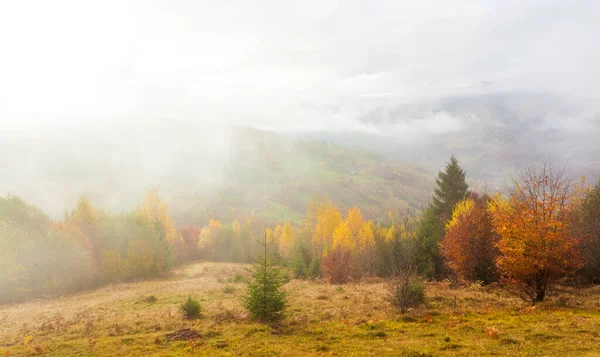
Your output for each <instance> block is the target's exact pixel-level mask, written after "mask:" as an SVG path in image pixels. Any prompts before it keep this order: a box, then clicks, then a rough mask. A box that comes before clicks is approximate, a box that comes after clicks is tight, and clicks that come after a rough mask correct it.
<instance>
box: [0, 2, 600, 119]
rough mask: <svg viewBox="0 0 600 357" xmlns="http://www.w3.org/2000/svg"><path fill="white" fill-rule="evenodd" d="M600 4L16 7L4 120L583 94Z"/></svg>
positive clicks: (0, 36) (5, 61) (0, 28)
mask: <svg viewBox="0 0 600 357" xmlns="http://www.w3.org/2000/svg"><path fill="white" fill-rule="evenodd" d="M599 10H600V4H598V3H596V2H593V1H571V2H564V1H558V0H556V1H542V0H526V1H519V2H498V1H483V2H481V1H468V0H458V1H452V2H450V1H434V0H426V1H420V2H412V1H377V2H363V1H332V0H326V1H325V0H320V1H317V0H310V1H303V2H294V1H241V0H240V1H222V2H221V1H219V2H213V1H194V0H176V1H169V2H160V3H159V2H148V1H103V2H96V3H89V2H80V1H74V0H71V1H67V0H59V1H54V2H52V3H49V2H46V1H41V0H40V1H27V2H25V1H13V2H8V1H7V2H3V4H2V5H0V42H1V43H2V44H3V56H1V57H0V78H2V81H1V82H0V103H1V105H0V118H2V119H0V120H2V122H1V124H0V125H2V126H3V127H4V128H7V127H9V126H13V127H14V126H15V125H23V124H22V122H23V121H25V120H29V121H34V122H35V123H38V122H40V121H46V122H48V121H49V122H52V123H54V122H70V123H73V122H78V123H79V122H82V121H90V120H100V121H102V120H107V119H118V120H125V119H130V118H148V117H150V118H164V119H168V118H189V119H193V120H196V121H200V122H206V123H209V122H210V123H213V124H214V123H228V124H246V125H255V126H265V127H271V128H276V129H279V130H291V129H292V128H293V129H294V130H296V129H302V128H305V129H319V128H325V127H327V128H336V127H349V128H354V127H356V126H357V125H358V126H360V125H361V124H360V123H359V122H358V121H357V118H358V117H359V116H360V115H362V114H365V113H367V112H369V111H371V110H373V109H376V108H382V107H383V108H385V107H388V108H390V107H393V106H395V105H397V104H398V103H402V102H410V101H418V100H423V99H425V98H436V97H444V96H448V95H455V94H473V93H474V94H479V93H486V92H493V91H520V90H527V91H540V92H549V93H558V94H561V95H569V96H573V97H576V98H581V99H588V100H589V99H593V98H594V96H597V95H598V94H597V93H600V91H599V90H598V89H599V88H598V85H599V83H600V69H599V68H598V66H597V65H596V64H597V63H598V62H599V61H600V48H599V47H600V46H598V44H597V41H596V39H597V37H598V35H600V24H598V22H597V21H596V16H594V14H597V13H598V11H599ZM332 108H335V109H332ZM440 120H441V119H440ZM442 121H444V120H442ZM441 125H442V126H443V125H446V124H441Z"/></svg>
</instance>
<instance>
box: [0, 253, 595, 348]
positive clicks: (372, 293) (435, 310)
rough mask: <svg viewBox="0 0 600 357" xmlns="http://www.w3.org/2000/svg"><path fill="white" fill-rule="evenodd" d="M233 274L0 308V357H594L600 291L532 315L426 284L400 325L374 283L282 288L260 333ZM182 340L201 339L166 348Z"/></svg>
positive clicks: (205, 267) (504, 299)
mask: <svg viewBox="0 0 600 357" xmlns="http://www.w3.org/2000/svg"><path fill="white" fill-rule="evenodd" d="M236 274H245V273H244V269H243V267H242V266H241V265H237V264H227V263H199V264H194V265H190V266H187V267H184V268H182V269H179V270H177V271H175V272H174V273H173V274H172V276H171V277H170V278H168V279H163V280H154V281H143V282H136V283H127V284H118V285H113V286H108V287H105V288H102V289H98V290H96V291H91V292H85V293H81V294H77V295H71V296H66V297H61V298H55V299H46V300H34V301H30V302H26V303H20V304H11V305H3V306H0V357H1V356H25V355H27V356H29V355H44V356H108V355H123V356H184V355H185V356H188V355H198V356H203V355H205V356H215V355H225V356H227V355H232V356H239V355H242V356H278V355H282V356H288V355H297V356H306V355H338V356H352V355H355V356H369V355H378V356H385V355H394V356H403V355H405V356H419V355H421V356H426V355H436V356H437V355H451V356H452V355H468V354H470V355H501V356H513V355H546V356H554V355H561V356H569V355H572V356H585V355H589V356H594V355H597V353H598V352H597V350H598V346H600V288H590V289H584V290H575V289H563V290H562V291H560V295H558V297H556V298H552V299H550V300H549V301H547V302H545V303H543V304H540V305H538V306H536V307H535V308H532V307H528V306H527V305H525V304H523V302H522V301H520V300H519V299H517V298H515V297H513V296H511V295H510V294H508V293H506V292H504V291H502V290H500V289H498V288H483V287H480V286H476V285H473V286H469V287H465V288H460V289H452V288H451V287H450V286H448V285H447V284H442V283H438V284H428V285H427V294H428V301H427V304H426V305H425V306H422V307H420V308H418V309H414V310H412V311H409V313H408V314H406V315H405V316H402V317H400V316H395V315H394V312H393V311H392V310H391V308H390V306H389V305H388V304H387V303H386V301H385V283H384V282H383V281H381V280H378V279H371V280H369V281H363V282H360V283H353V284H347V285H343V286H335V285H328V284H326V283H324V282H318V281H302V280H292V281H291V282H289V283H288V284H287V285H286V287H285V289H286V290H287V291H288V293H289V307H288V310H287V317H286V319H285V320H284V321H283V322H282V323H280V324H279V325H277V326H265V325H260V324H256V323H253V322H251V321H248V320H247V314H246V312H245V311H244V309H243V308H242V306H241V303H240V296H241V295H242V294H244V292H245V288H244V285H243V284H240V283H235V282H233V277H234V276H235V275H236ZM189 295H192V296H194V297H195V298H196V299H198V300H199V301H200V302H201V304H202V307H203V315H204V317H203V318H202V319H200V320H196V321H186V320H184V319H182V317H181V315H180V313H179V311H178V305H179V304H181V302H182V301H183V300H184V299H185V298H187V297H188V296H189ZM152 296H154V297H155V298H156V300H154V299H152V298H151V297H152ZM181 329H193V330H195V331H198V332H199V333H200V337H199V338H195V339H193V340H190V341H170V340H167V338H166V335H167V334H169V333H173V332H176V331H178V330H181ZM188 332H189V331H188ZM191 335H192V336H195V334H191Z"/></svg>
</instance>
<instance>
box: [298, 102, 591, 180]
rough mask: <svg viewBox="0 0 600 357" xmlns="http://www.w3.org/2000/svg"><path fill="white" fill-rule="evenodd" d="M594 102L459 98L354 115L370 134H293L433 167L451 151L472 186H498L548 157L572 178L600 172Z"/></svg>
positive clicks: (438, 165)
mask: <svg viewBox="0 0 600 357" xmlns="http://www.w3.org/2000/svg"><path fill="white" fill-rule="evenodd" d="M594 106H595V107H596V110H594ZM597 107H598V105H597V104H595V103H591V104H590V103H575V102H571V101H569V100H567V99H565V98H563V97H560V96H556V95H549V94H544V93H532V92H506V93H502V92H501V93H488V94H478V95H462V96H454V97H446V98H441V99H437V100H430V101H423V102H418V103H407V104H402V105H397V106H391V107H382V108H380V109H378V110H373V111H370V112H368V113H366V114H365V115H363V116H362V117H360V118H359V122H360V123H362V124H363V125H365V126H366V127H368V128H370V129H371V130H369V131H368V132H340V131H335V132H333V131H331V132H327V131H313V132H304V133H299V134H297V137H299V138H302V139H306V140H314V141H320V142H330V143H335V144H337V145H341V146H344V147H349V148H353V149H356V150H369V151H371V152H376V153H379V154H382V155H385V156H386V157H389V158H392V159H395V160H399V161H404V162H416V163H419V164H420V165H423V166H426V167H430V168H433V169H439V168H441V167H442V166H443V164H444V162H445V161H447V159H448V156H449V155H450V154H455V155H456V156H457V157H458V159H459V162H460V163H461V165H462V166H463V167H465V169H466V170H467V177H468V179H469V180H470V181H471V184H472V185H474V186H479V187H486V186H487V188H488V189H490V190H498V189H503V188H504V186H505V183H507V182H509V176H510V174H511V173H512V172H513V171H514V170H515V169H517V168H518V167H520V166H524V165H526V164H528V163H536V162H541V161H544V160H546V159H549V160H551V161H552V162H553V163H554V164H555V165H556V166H558V167H566V168H567V169H568V171H569V172H570V173H571V175H572V176H574V177H577V176H579V175H581V174H586V175H587V176H589V177H590V178H592V179H593V178H596V177H600V164H599V162H600V161H598V157H600V156H599V155H600V143H599V142H598V140H597V137H598V135H600V114H599V113H600V111H599V110H598V108H597Z"/></svg>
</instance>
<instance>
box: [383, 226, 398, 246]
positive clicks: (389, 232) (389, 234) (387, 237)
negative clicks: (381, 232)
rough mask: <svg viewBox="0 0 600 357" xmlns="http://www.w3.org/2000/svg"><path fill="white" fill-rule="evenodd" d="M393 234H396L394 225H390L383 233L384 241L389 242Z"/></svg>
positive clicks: (392, 238)
mask: <svg viewBox="0 0 600 357" xmlns="http://www.w3.org/2000/svg"><path fill="white" fill-rule="evenodd" d="M394 235H396V227H394V226H393V225H392V226H390V228H389V229H388V230H387V232H386V233H385V241H386V242H391V241H392V240H394Z"/></svg>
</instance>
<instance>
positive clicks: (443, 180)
mask: <svg viewBox="0 0 600 357" xmlns="http://www.w3.org/2000/svg"><path fill="white" fill-rule="evenodd" d="M435 183H436V185H437V187H436V188H435V190H434V193H433V199H432V201H431V203H430V204H429V206H428V207H427V209H426V210H425V212H423V217H422V218H421V221H420V222H419V226H418V228H417V240H418V248H419V249H418V251H419V260H420V262H419V263H420V264H419V265H420V270H421V272H422V273H424V274H425V275H427V276H428V277H429V278H433V279H439V278H441V277H443V276H444V274H445V267H444V262H443V258H442V256H441V254H440V252H439V245H440V242H441V241H442V238H443V237H444V227H445V226H446V222H447V221H448V220H449V219H450V218H451V217H452V210H453V209H454V206H455V205H456V204H457V203H458V202H460V201H461V200H462V199H464V198H465V197H466V196H467V194H468V190H469V185H468V184H467V182H466V181H465V171H464V170H463V169H462V168H461V167H460V165H459V164H458V161H457V160H456V158H455V157H454V155H452V156H451V157H450V162H448V163H447V164H446V168H445V169H444V170H443V171H440V172H439V173H438V177H437V178H436V180H435Z"/></svg>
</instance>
